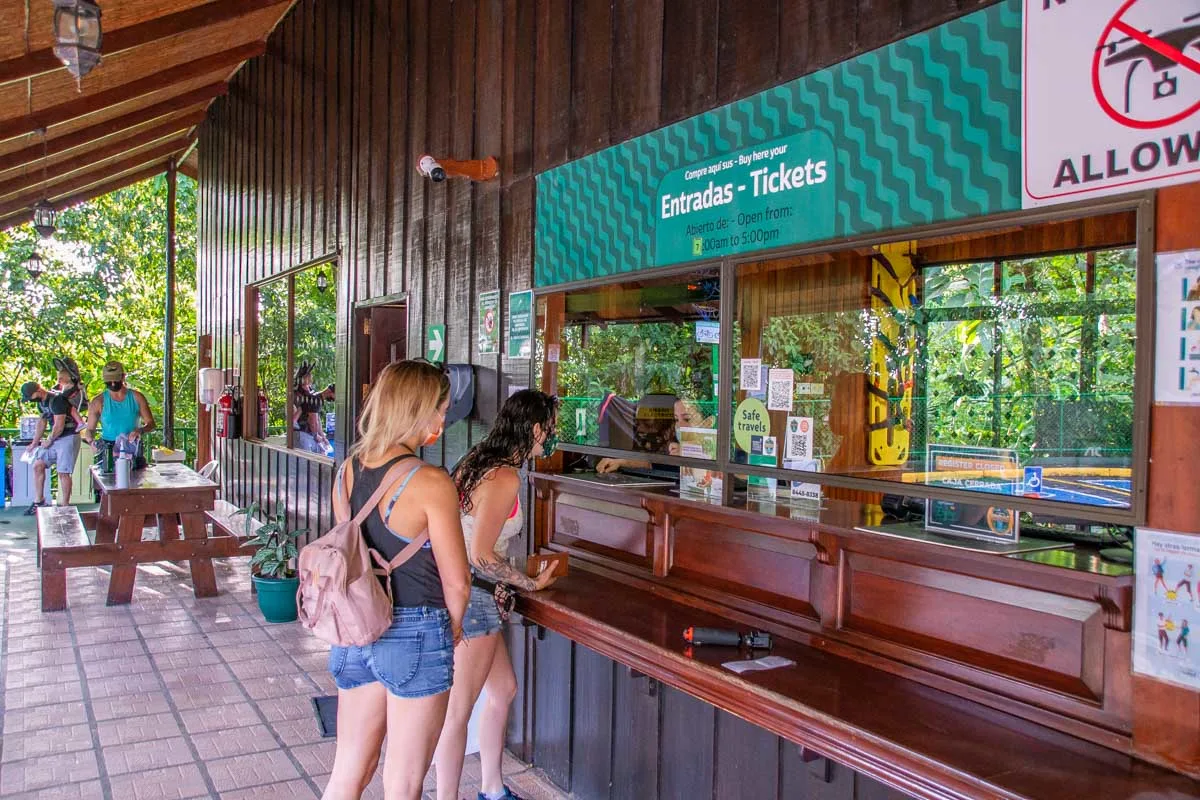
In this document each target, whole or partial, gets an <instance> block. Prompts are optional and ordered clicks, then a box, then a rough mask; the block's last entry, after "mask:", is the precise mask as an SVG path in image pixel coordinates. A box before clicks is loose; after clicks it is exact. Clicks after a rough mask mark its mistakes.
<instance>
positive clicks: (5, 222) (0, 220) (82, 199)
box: [0, 162, 167, 231]
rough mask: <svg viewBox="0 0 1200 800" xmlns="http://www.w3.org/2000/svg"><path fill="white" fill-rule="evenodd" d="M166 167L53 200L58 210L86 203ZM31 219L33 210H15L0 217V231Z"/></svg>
mask: <svg viewBox="0 0 1200 800" xmlns="http://www.w3.org/2000/svg"><path fill="white" fill-rule="evenodd" d="M166 169H167V165H166V162H159V163H156V164H152V165H151V166H148V167H145V168H143V169H140V170H138V171H137V172H134V173H130V174H126V175H121V176H120V177H118V178H114V179H112V180H109V181H105V182H104V183H100V184H95V185H93V186H89V187H88V188H86V189H84V190H83V191H80V192H76V193H75V194H72V195H68V196H67V197H62V198H59V199H58V200H56V201H55V203H54V205H55V206H56V207H57V208H58V210H60V211H61V210H63V209H64V208H70V207H71V206H77V205H79V204H80V203H86V202H87V201H88V200H94V199H95V198H97V197H103V196H104V195H106V194H108V193H109V192H115V191H117V190H118V189H124V188H125V187H126V186H130V185H132V184H135V183H138V182H139V181H144V180H146V179H147V178H153V177H154V176H156V175H159V174H160V173H162V172H164V171H166ZM31 219H33V212H32V211H30V210H29V209H24V210H21V211H17V212H15V213H12V214H9V215H8V216H6V217H0V231H3V230H7V229H8V228H11V227H13V226H16V225H21V224H23V223H26V222H29V221H30V220H31Z"/></svg>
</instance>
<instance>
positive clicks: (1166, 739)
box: [1133, 183, 1200, 776]
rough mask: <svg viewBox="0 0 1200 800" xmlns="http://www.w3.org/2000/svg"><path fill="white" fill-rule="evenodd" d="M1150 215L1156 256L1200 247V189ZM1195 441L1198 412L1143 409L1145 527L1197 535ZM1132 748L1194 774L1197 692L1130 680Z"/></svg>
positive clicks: (1198, 766) (1199, 715) (1181, 193)
mask: <svg viewBox="0 0 1200 800" xmlns="http://www.w3.org/2000/svg"><path fill="white" fill-rule="evenodd" d="M1156 217H1157V219H1156V222H1155V251H1156V252H1158V253H1169V252H1174V251H1177V250H1187V249H1195V248H1200V183H1189V184H1187V185H1185V186H1172V187H1170V188H1167V189H1162V190H1160V191H1159V192H1158V200H1157V205H1156ZM1145 368H1147V369H1148V368H1149V365H1146V367H1145ZM1197 441H1200V407H1197V406H1153V407H1152V408H1151V411H1150V478H1149V481H1148V486H1147V497H1146V524H1147V525H1148V526H1149V527H1151V528H1161V529H1164V530H1170V531H1179V532H1182V533H1192V534H1196V535H1197V536H1200V495H1198V494H1197V492H1196V487H1195V478H1194V477H1193V476H1194V474H1195V453H1194V446H1195V443H1196V442H1197ZM1139 579H1140V580H1144V579H1145V576H1139ZM1133 746H1134V750H1135V751H1136V753H1137V754H1138V755H1139V756H1141V757H1142V758H1145V759H1146V760H1148V761H1155V762H1157V763H1159V764H1163V765H1165V766H1167V767H1170V768H1172V769H1175V770H1179V771H1180V772H1185V773H1188V774H1190V775H1193V776H1200V693H1198V692H1194V691H1189V690H1188V689H1184V688H1181V687H1178V686H1173V685H1171V684H1167V683H1162V682H1161V681H1156V680H1151V679H1150V678H1143V677H1141V676H1134V679H1133Z"/></svg>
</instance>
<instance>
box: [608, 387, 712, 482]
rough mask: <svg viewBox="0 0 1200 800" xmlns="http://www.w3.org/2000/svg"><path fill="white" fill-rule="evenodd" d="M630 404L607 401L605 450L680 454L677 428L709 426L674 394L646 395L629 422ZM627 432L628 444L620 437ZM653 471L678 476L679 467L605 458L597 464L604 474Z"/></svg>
mask: <svg viewBox="0 0 1200 800" xmlns="http://www.w3.org/2000/svg"><path fill="white" fill-rule="evenodd" d="M628 405H629V404H628V403H627V402H625V401H621V399H620V398H618V397H616V396H615V395H611V394H610V395H609V396H608V397H606V398H605V399H604V403H603V404H602V405H601V410H600V420H599V423H600V442H601V446H602V447H629V449H633V450H637V451H639V452H643V453H668V454H670V455H679V444H678V442H677V441H676V436H675V431H676V428H677V427H696V426H701V427H703V426H704V425H705V424H707V423H706V421H705V420H703V419H702V417H701V414H700V411H699V409H698V408H697V407H696V405H695V404H694V403H691V402H688V401H687V400H682V399H680V398H679V397H677V396H675V395H673V394H666V393H661V394H648V395H645V396H644V397H642V399H641V400H639V401H638V403H637V407H636V409H634V410H633V414H632V419H631V420H630V419H628V417H629V416H630V415H629V414H628ZM623 412H624V413H623ZM625 430H628V431H629V432H630V433H631V434H632V435H631V436H629V437H628V438H629V439H630V441H629V442H628V443H626V442H623V441H620V438H621V436H620V434H621V433H623V432H624V431H625ZM651 469H656V470H658V471H660V472H663V473H668V472H669V473H673V474H675V475H678V474H679V467H676V466H671V465H666V464H664V465H661V466H658V467H655V466H654V465H652V464H651V463H650V462H649V461H643V460H640V459H630V458H604V459H601V460H600V462H599V463H597V464H596V471H597V472H599V473H601V474H603V473H609V472H616V471H617V470H624V471H626V472H636V471H645V470H651Z"/></svg>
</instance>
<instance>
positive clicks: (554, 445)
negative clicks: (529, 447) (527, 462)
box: [541, 433, 558, 458]
mask: <svg viewBox="0 0 1200 800" xmlns="http://www.w3.org/2000/svg"><path fill="white" fill-rule="evenodd" d="M557 449H558V434H557V433H551V434H550V435H548V436H547V437H546V440H545V441H544V442H542V455H541V458H549V457H550V456H552V455H554V451H555V450H557Z"/></svg>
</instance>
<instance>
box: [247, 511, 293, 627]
mask: <svg viewBox="0 0 1200 800" xmlns="http://www.w3.org/2000/svg"><path fill="white" fill-rule="evenodd" d="M258 511H259V507H258V503H251V504H250V507H249V508H243V509H239V510H238V512H237V513H239V514H245V515H246V525H245V528H244V530H245V534H246V537H247V539H248V541H247V542H246V545H247V546H249V547H255V548H257V550H255V552H254V556H253V557H252V558H251V559H250V578H251V580H252V581H253V582H254V588H255V591H256V593H257V595H258V608H259V610H261V611H262V613H263V616H264V617H265V618H266V620H267V622H294V621H295V619H296V617H297V612H296V590H297V589H299V587H300V579H299V578H298V577H296V571H295V570H294V569H292V560H293V559H295V558H296V556H297V554H298V553H299V552H300V551H299V548H297V547H296V539H298V538H299V537H300V536H302V535H304V534H305V533H307V532H308V529H307V528H298V529H289V528H288V524H287V517H286V516H285V514H284V513H283V511H282V510H281V509H278V508H276V510H275V515H274V516H270V515H268V516H267V521H266V522H257V520H255V516H256V515H257V514H258Z"/></svg>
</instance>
